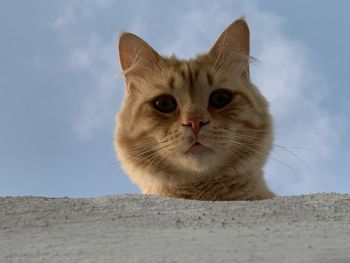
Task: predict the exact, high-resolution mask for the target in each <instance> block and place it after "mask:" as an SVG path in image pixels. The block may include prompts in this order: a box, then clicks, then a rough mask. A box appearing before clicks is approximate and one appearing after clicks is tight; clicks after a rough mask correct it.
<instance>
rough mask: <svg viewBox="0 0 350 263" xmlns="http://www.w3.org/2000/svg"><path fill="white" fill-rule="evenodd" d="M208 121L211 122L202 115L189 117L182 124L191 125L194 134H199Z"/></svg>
mask: <svg viewBox="0 0 350 263" xmlns="http://www.w3.org/2000/svg"><path fill="white" fill-rule="evenodd" d="M208 123H209V121H207V120H205V119H204V118H202V117H189V118H187V120H186V121H185V123H183V124H182V125H183V126H189V127H191V128H192V132H193V133H194V135H198V133H199V130H200V129H201V127H202V126H204V125H206V124H208Z"/></svg>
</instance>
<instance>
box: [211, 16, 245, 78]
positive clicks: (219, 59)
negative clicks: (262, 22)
mask: <svg viewBox="0 0 350 263" xmlns="http://www.w3.org/2000/svg"><path fill="white" fill-rule="evenodd" d="M249 38H250V37H249V27H248V25H247V23H246V22H245V21H244V20H243V19H240V20H237V21H235V22H233V23H232V24H231V25H229V26H228V27H227V28H226V29H225V30H224V32H222V33H221V35H220V36H219V38H218V39H217V40H216V42H215V44H214V46H213V47H212V48H211V49H210V51H209V54H211V55H212V56H213V57H214V58H215V61H216V63H218V64H232V65H236V66H237V67H238V66H239V68H240V71H241V72H242V73H241V76H242V78H243V79H246V80H247V79H249V52H250V44H249Z"/></svg>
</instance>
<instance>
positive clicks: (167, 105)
mask: <svg viewBox="0 0 350 263" xmlns="http://www.w3.org/2000/svg"><path fill="white" fill-rule="evenodd" d="M153 107H154V108H155V109H156V110H158V111H160V112H163V113H169V112H172V111H174V110H175V109H176V100H175V99H174V98H173V97H172V96H170V95H163V96H161V97H158V98H156V99H155V100H154V102H153Z"/></svg>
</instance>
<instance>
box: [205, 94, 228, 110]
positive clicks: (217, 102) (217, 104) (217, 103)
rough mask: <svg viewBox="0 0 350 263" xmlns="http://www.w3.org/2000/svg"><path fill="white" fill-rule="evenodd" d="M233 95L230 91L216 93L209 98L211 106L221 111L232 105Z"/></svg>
mask: <svg viewBox="0 0 350 263" xmlns="http://www.w3.org/2000/svg"><path fill="white" fill-rule="evenodd" d="M231 98H232V95H231V93H230V92H229V91H221V90H219V91H214V92H213V93H212V94H211V95H210V97H209V105H210V106H211V107H213V108H216V109H221V108H223V107H225V106H226V105H227V104H229V103H230V101H231Z"/></svg>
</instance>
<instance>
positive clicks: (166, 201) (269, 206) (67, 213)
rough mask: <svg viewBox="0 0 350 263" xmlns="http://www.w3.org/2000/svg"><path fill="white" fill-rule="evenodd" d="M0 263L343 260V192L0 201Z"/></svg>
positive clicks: (348, 249) (348, 258)
mask: <svg viewBox="0 0 350 263" xmlns="http://www.w3.org/2000/svg"><path fill="white" fill-rule="evenodd" d="M0 262H1V263H3V262H6V263H7V262H35V263H37V262H60V263H61V262H152V263H154V262H350V195H340V194H315V195H307V196H292V197H279V198H275V199H273V200H266V201H256V202H245V201H239V202H238V201H236V202H208V201H192V200H181V199H171V198H164V197H154V196H145V195H120V196H106V197H98V198H81V199H73V198H45V197H3V198H0Z"/></svg>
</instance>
